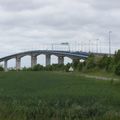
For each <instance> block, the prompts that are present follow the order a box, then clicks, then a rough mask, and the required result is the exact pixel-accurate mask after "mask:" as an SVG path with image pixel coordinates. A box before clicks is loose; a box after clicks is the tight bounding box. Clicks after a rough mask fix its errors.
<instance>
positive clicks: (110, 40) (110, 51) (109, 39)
mask: <svg viewBox="0 0 120 120" xmlns="http://www.w3.org/2000/svg"><path fill="white" fill-rule="evenodd" d="M111 33H112V31H109V56H111Z"/></svg>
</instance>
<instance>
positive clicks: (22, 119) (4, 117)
mask: <svg viewBox="0 0 120 120" xmlns="http://www.w3.org/2000/svg"><path fill="white" fill-rule="evenodd" d="M0 120H120V82H119V81H112V80H111V81H104V80H95V79H89V78H84V77H81V76H79V75H76V74H74V73H62V72H7V73H4V72H1V73H0Z"/></svg>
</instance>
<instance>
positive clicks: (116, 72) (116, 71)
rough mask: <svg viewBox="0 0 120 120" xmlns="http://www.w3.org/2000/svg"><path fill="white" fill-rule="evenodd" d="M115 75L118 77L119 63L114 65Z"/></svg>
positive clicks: (119, 72)
mask: <svg viewBox="0 0 120 120" xmlns="http://www.w3.org/2000/svg"><path fill="white" fill-rule="evenodd" d="M115 74H116V75H119V76H120V62H119V63H118V64H117V65H116V68H115Z"/></svg>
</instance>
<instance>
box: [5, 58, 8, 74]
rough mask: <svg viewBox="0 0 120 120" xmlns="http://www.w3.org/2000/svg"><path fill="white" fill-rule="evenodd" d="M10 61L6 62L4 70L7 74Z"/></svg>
mask: <svg viewBox="0 0 120 120" xmlns="http://www.w3.org/2000/svg"><path fill="white" fill-rule="evenodd" d="M7 67H8V60H5V61H4V70H5V72H7V71H8V68H7Z"/></svg>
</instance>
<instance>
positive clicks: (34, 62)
mask: <svg viewBox="0 0 120 120" xmlns="http://www.w3.org/2000/svg"><path fill="white" fill-rule="evenodd" d="M36 64H37V56H35V55H32V56H31V67H34V66H35V65H36Z"/></svg>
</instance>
